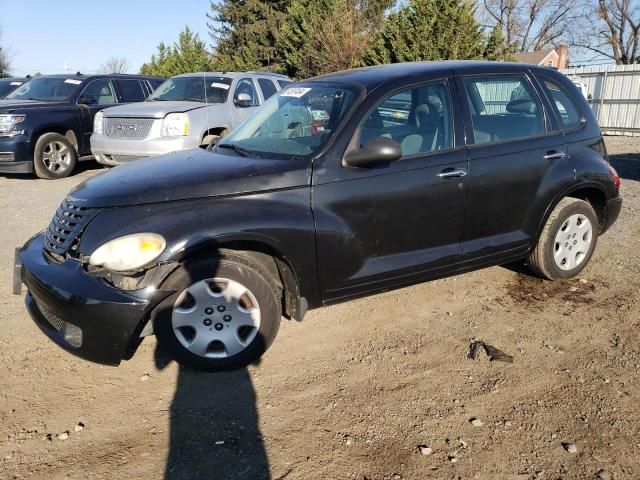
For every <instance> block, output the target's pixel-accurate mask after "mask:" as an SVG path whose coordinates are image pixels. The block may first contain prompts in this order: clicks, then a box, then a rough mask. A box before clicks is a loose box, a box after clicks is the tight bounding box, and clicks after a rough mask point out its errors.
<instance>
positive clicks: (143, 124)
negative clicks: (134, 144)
mask: <svg viewBox="0 0 640 480" xmlns="http://www.w3.org/2000/svg"><path fill="white" fill-rule="evenodd" d="M153 122H154V119H153V118H105V119H104V133H105V135H106V136H107V137H110V138H125V139H128V140H142V139H143V138H147V137H148V136H149V132H151V127H153Z"/></svg>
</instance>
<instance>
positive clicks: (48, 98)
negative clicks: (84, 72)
mask: <svg viewBox="0 0 640 480" xmlns="http://www.w3.org/2000/svg"><path fill="white" fill-rule="evenodd" d="M81 84H82V80H78V79H75V78H60V77H57V78H51V77H49V78H46V77H37V78H32V79H31V80H29V81H28V82H26V83H23V84H22V85H21V86H20V87H18V88H16V89H15V90H14V91H13V92H11V93H10V94H9V95H7V98H9V99H12V100H41V101H43V102H66V101H68V100H69V99H70V98H71V97H72V96H73V94H74V93H75V92H76V90H78V89H79V88H80V85H81Z"/></svg>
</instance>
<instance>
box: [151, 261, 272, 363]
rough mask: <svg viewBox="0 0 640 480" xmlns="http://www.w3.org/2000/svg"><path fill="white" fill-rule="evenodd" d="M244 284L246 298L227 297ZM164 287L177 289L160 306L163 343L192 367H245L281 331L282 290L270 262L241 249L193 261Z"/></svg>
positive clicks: (159, 332)
mask: <svg viewBox="0 0 640 480" xmlns="http://www.w3.org/2000/svg"><path fill="white" fill-rule="evenodd" d="M213 279H215V282H213V281H212V282H209V281H208V280H213ZM205 287H206V288H205ZM240 287H244V288H246V290H247V292H248V293H246V294H244V295H243V296H240V297H239V299H240V301H234V300H233V299H232V300H231V301H227V300H226V299H225V297H227V298H231V297H232V296H233V293H234V292H241V291H242V290H241V288H240ZM162 289H163V290H172V291H175V293H173V294H171V295H170V296H169V297H168V298H167V299H165V300H164V301H163V302H161V303H160V304H159V305H158V306H157V307H156V309H155V310H154V331H155V333H156V336H157V338H158V342H159V344H160V346H161V347H162V348H163V349H164V350H165V351H166V352H167V353H168V354H169V355H170V356H171V357H172V358H173V359H174V360H175V361H177V362H178V363H179V364H180V365H182V366H185V367H187V368H192V369H195V370H202V371H208V372H218V371H224V370H234V369H238V368H242V367H245V366H246V365H248V364H250V363H252V362H255V361H256V360H258V359H259V358H260V357H261V356H262V355H263V354H264V352H266V350H267V349H268V348H269V346H270V345H271V343H272V342H273V340H274V339H275V337H276V335H277V333H278V329H279V327H280V318H281V316H282V302H281V298H282V292H281V289H280V288H279V287H278V285H277V283H276V280H275V279H274V278H273V277H272V275H271V274H270V273H269V272H268V271H267V270H266V269H265V268H264V267H262V266H260V265H258V264H257V263H255V262H253V261H252V260H250V259H248V258H245V257H243V256H241V255H240V254H235V253H234V254H225V255H223V256H221V257H219V258H200V259H194V260H191V261H189V260H187V261H186V262H185V263H184V264H183V265H181V266H180V267H179V268H178V269H177V270H176V271H174V272H173V273H172V274H171V275H170V276H169V278H168V279H167V280H166V281H165V282H164V284H163V285H162ZM192 293H193V295H192ZM236 300H237V299H236ZM254 303H255V305H253V304H254ZM222 307H224V311H222V310H221V308H222ZM256 307H257V313H256ZM227 317H228V318H227ZM256 318H258V321H257V323H258V325H257V326H255V323H256V322H255V319H256ZM243 323H253V324H254V326H253V327H248V326H242V325H241V324H243ZM240 347H242V349H241V350H239V351H236V349H237V348H240Z"/></svg>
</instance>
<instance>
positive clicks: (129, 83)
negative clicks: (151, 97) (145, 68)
mask: <svg viewBox="0 0 640 480" xmlns="http://www.w3.org/2000/svg"><path fill="white" fill-rule="evenodd" d="M116 85H117V86H118V93H119V95H118V100H119V101H120V102H142V101H143V100H144V99H145V95H144V90H142V85H141V84H140V82H139V81H138V80H123V79H117V80H116Z"/></svg>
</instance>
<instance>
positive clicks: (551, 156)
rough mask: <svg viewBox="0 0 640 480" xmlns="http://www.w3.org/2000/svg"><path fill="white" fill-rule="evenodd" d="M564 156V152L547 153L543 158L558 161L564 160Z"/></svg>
mask: <svg viewBox="0 0 640 480" xmlns="http://www.w3.org/2000/svg"><path fill="white" fill-rule="evenodd" d="M565 156H566V154H565V153H564V152H549V153H547V154H546V155H545V156H544V159H545V160H560V159H561V158H564V157H565Z"/></svg>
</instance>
